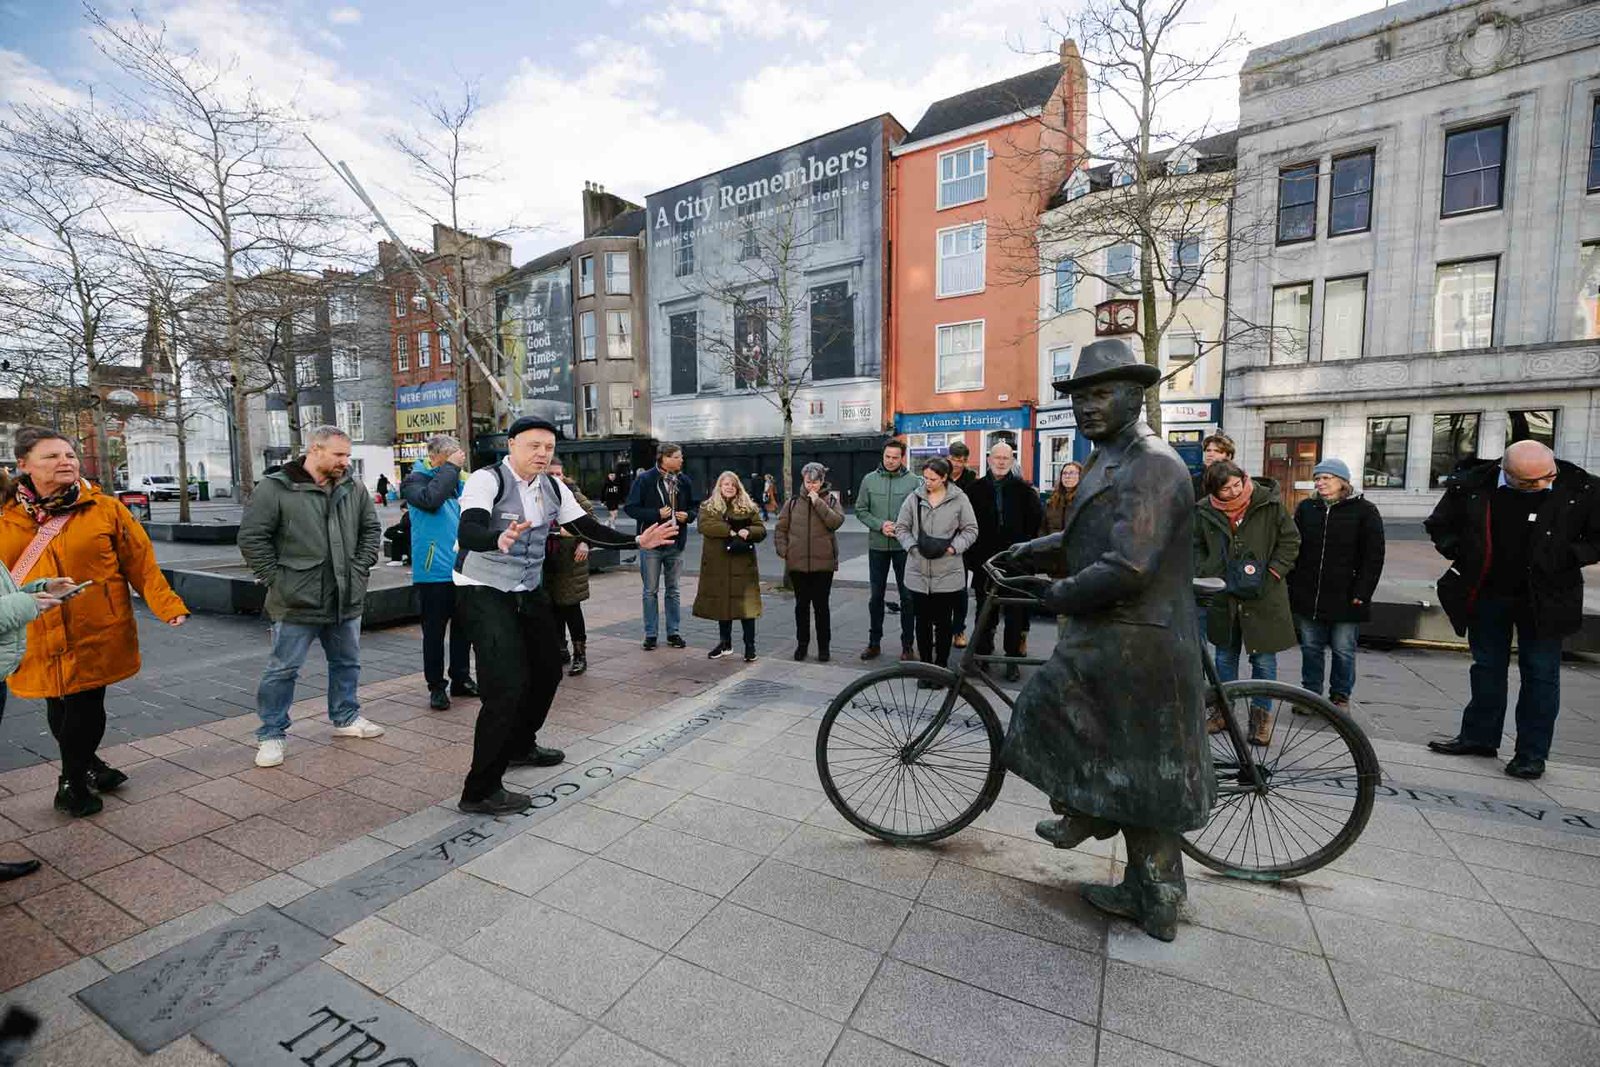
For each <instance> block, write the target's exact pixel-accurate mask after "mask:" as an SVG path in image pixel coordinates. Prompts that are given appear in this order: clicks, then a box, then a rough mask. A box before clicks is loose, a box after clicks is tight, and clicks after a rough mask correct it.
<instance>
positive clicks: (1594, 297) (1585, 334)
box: [1572, 241, 1600, 341]
mask: <svg viewBox="0 0 1600 1067" xmlns="http://www.w3.org/2000/svg"><path fill="white" fill-rule="evenodd" d="M1574 312H1575V317H1574V319H1573V327H1574V329H1573V333H1572V336H1573V338H1574V339H1575V340H1585V341H1592V340H1594V339H1595V338H1600V241H1590V242H1589V243H1588V244H1586V245H1583V246H1582V248H1581V249H1580V251H1579V256H1578V306H1577V307H1576V308H1575V309H1574Z"/></svg>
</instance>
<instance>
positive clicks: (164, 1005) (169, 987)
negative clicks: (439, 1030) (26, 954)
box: [78, 676, 795, 1062]
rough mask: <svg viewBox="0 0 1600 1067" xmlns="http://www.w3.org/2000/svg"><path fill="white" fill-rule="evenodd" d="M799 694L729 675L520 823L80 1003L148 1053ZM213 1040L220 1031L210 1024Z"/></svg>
mask: <svg viewBox="0 0 1600 1067" xmlns="http://www.w3.org/2000/svg"><path fill="white" fill-rule="evenodd" d="M793 688H795V687H793V686H790V685H788V684H786V683H781V682H775V681H771V680H766V679H752V678H748V677H741V676H734V677H732V678H730V679H728V680H727V681H726V682H724V683H722V684H719V685H717V686H714V687H712V688H711V689H709V690H707V691H706V692H705V693H701V694H698V695H696V696H695V697H692V698H690V699H689V702H690V703H691V704H702V705H703V706H702V707H700V708H699V709H698V710H694V711H692V712H691V714H689V715H688V716H687V718H685V719H684V720H683V721H681V722H679V723H676V724H674V725H671V726H667V727H665V728H663V729H660V730H658V731H657V732H655V733H654V734H650V735H647V736H645V737H643V738H641V739H639V740H636V741H634V742H632V743H630V744H627V745H622V746H617V747H616V748H614V749H612V750H610V751H608V752H606V753H604V754H602V755H597V756H593V757H591V758H589V759H587V760H585V761H583V762H582V763H579V764H576V765H574V766H573V767H572V768H571V769H570V770H568V771H567V772H565V773H563V774H561V775H559V776H557V777H555V778H553V779H549V780H547V781H545V782H542V783H540V785H539V787H538V788H539V789H540V791H539V792H538V793H536V794H534V799H535V800H536V801H538V800H540V799H544V798H548V799H547V800H546V802H545V803H543V804H538V805H537V806H536V807H533V808H530V809H529V810H528V811H526V812H523V813H520V814H518V815H514V816H487V817H485V816H463V817H462V818H461V819H460V820H458V821H457V822H455V823H452V824H451V825H450V826H448V827H445V828H444V829H443V830H441V831H439V832H437V833H435V834H433V835H432V836H431V837H428V838H425V839H424V840H423V841H421V842H419V843H417V844H416V845H413V846H411V847H410V848H407V849H402V850H401V851H399V852H397V853H395V854H394V855H393V856H389V857H386V858H384V859H382V860H378V861H377V862H375V863H372V864H369V865H368V866H366V867H364V868H362V869H361V870H359V871H357V872H355V873H354V874H351V875H348V876H346V877H345V878H342V879H340V880H339V881H337V882H334V883H333V884H332V885H329V886H326V887H324V888H322V889H319V890H315V891H314V892H312V893H310V894H307V895H306V896H304V897H301V898H300V899H299V900H297V901H295V902H293V903H291V904H289V905H287V906H286V907H283V908H276V907H272V906H271V905H263V906H262V907H260V908H257V909H256V910H254V911H252V912H250V913H248V914H247V915H243V916H240V917H239V918H238V919H235V920H233V921H231V922H228V923H225V924H223V925H221V926H218V927H215V928H212V929H210V930H206V931H204V932H202V933H199V934H196V935H195V936H193V937H191V938H189V939H187V940H185V941H183V942H180V943H179V944H177V945H175V946H173V947H171V948H169V949H167V950H166V951H164V952H161V953H159V954H157V955H155V956H153V957H151V958H150V959H148V960H145V961H143V962H141V963H138V964H135V965H134V966H132V967H129V968H128V969H126V970H124V971H120V972H118V973H116V974H114V975H111V976H109V977H107V978H105V979H103V980H101V981H100V982H97V983H96V984H95V985H93V986H90V987H89V988H87V989H85V990H84V991H83V992H82V993H80V994H78V998H79V1000H80V1001H81V1002H82V1003H83V1004H84V1005H85V1006H86V1007H88V1008H89V1009H90V1010H91V1011H93V1012H94V1013H95V1014H97V1015H99V1016H100V1018H102V1019H103V1020H105V1022H106V1023H108V1024H109V1025H110V1026H111V1027H112V1028H113V1029H115V1030H116V1031H117V1032H118V1033H119V1034H121V1035H122V1036H123V1037H125V1038H127V1039H128V1040H129V1041H131V1042H132V1043H133V1044H134V1045H135V1046H136V1047H138V1048H139V1049H140V1050H141V1051H143V1052H146V1053H153V1052H155V1051H157V1050H158V1049H160V1048H162V1047H164V1046H165V1045H167V1044H169V1043H171V1042H172V1041H175V1040H177V1039H178V1038H180V1037H182V1036H184V1035H185V1034H188V1033H191V1032H194V1031H195V1030H196V1029H198V1028H201V1027H203V1026H207V1024H211V1023H214V1022H215V1021H216V1020H217V1019H219V1017H222V1016H224V1015H227V1014H228V1013H230V1012H233V1011H234V1010H235V1009H236V1008H238V1006H239V1005H240V1004H242V1003H244V1002H245V1001H247V1000H251V999H252V998H256V997H259V996H261V995H262V994H264V993H266V992H267V991H268V990H269V989H272V988H273V987H277V986H280V985H287V984H288V983H289V982H291V981H293V980H296V979H297V977H298V976H300V975H301V974H302V973H303V972H305V971H306V970H307V968H310V967H313V965H315V964H317V963H318V962H319V961H320V960H321V959H322V957H323V956H325V955H326V954H327V953H328V952H330V951H332V950H333V948H334V944H335V943H334V942H333V941H332V940H331V938H332V936H333V935H334V934H335V933H338V932H339V931H341V930H343V929H345V928H346V927H348V926H350V925H351V924H353V923H355V922H358V921H360V920H361V919H364V918H366V917H368V916H370V915H372V914H374V913H376V912H377V911H378V910H380V909H381V908H383V907H385V906H386V905H388V904H390V903H392V902H393V901H395V900H397V899H399V898H400V897H402V896H405V895H407V894H409V893H411V892H414V891H415V890H417V889H420V888H422V887H423V886H425V885H427V884H429V883H430V882H433V881H435V880H436V879H438V878H440V877H443V876H444V875H445V874H447V873H449V872H450V871H452V870H455V869H457V868H459V867H461V866H462V865H464V864H466V863H468V862H470V861H471V860H473V859H476V858H478V857H479V856H481V855H484V854H486V853H488V852H490V851H492V850H493V849H495V848H497V847H499V846H500V845H502V844H505V843H506V842H507V841H509V840H511V839H512V838H514V837H516V836H518V835H520V834H521V833H523V832H524V831H526V830H527V829H529V828H530V827H532V826H535V825H537V824H538V823H540V822H542V821H544V820H546V819H548V818H550V817H551V816H553V815H555V814H556V813H557V812H559V811H562V810H565V809H566V808H568V807H570V806H572V805H574V804H576V803H577V802H578V801H580V800H582V799H583V798H585V797H587V796H589V795H591V794H593V793H596V792H598V791H599V790H600V789H603V788H605V787H606V786H608V785H610V784H612V783H613V782H614V781H616V780H617V779H619V778H622V777H626V776H627V775H628V774H630V773H632V772H633V771H635V770H637V769H639V768H640V767H644V766H646V765H647V764H649V763H651V762H652V761H654V760H656V759H659V758H661V757H662V756H665V755H667V754H668V753H669V752H672V751H673V750H675V749H677V748H679V747H681V746H683V745H686V744H688V743H689V742H690V741H691V740H693V739H694V738H695V737H696V736H697V735H698V734H700V733H702V732H703V731H705V730H707V729H709V728H711V727H712V726H714V725H716V724H719V723H721V722H723V721H725V720H727V718H728V717H729V716H730V715H731V714H734V713H737V712H743V711H747V710H749V708H750V707H751V705H752V703H753V702H755V701H758V700H763V699H772V698H774V697H776V696H779V695H781V694H783V693H784V692H786V691H788V690H790V689H793ZM619 771H620V772H621V773H620V774H619V773H618V772H619ZM275 995H276V994H275ZM391 1016H398V1017H400V1018H402V1019H404V1020H408V1023H407V1025H411V1024H413V1023H414V1027H413V1029H417V1028H420V1029H419V1030H418V1031H417V1032H420V1031H421V1030H431V1029H432V1028H431V1027H429V1026H428V1024H427V1023H425V1022H423V1021H422V1020H421V1019H418V1018H416V1017H415V1016H414V1015H412V1014H411V1013H410V1012H407V1011H406V1010H405V1009H403V1008H399V1007H396V1008H395V1009H394V1011H393V1012H392V1013H391ZM208 1033H209V1034H211V1035H215V1034H217V1033H219V1031H218V1029H217V1027H216V1026H210V1027H208ZM341 1040H342V1039H341ZM230 1051H235V1050H232V1049H230ZM240 1062H244V1061H240Z"/></svg>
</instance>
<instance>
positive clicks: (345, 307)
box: [328, 293, 356, 326]
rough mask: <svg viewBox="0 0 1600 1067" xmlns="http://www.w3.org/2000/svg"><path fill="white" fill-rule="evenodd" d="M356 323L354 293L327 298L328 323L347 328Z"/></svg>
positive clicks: (335, 294) (336, 294)
mask: <svg viewBox="0 0 1600 1067" xmlns="http://www.w3.org/2000/svg"><path fill="white" fill-rule="evenodd" d="M355 321H356V298H355V294H354V293H334V294H333V295H332V296H330V297H328V322H329V323H331V324H332V325H334V326H348V325H350V324H351V323H352V322H355Z"/></svg>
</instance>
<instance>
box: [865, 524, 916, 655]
mask: <svg viewBox="0 0 1600 1067" xmlns="http://www.w3.org/2000/svg"><path fill="white" fill-rule="evenodd" d="M890 567H893V568H894V584H895V588H897V589H899V590H900V647H901V648H912V647H913V646H914V645H915V643H916V640H915V639H916V623H917V619H916V615H917V612H916V608H915V607H914V606H913V605H912V602H911V594H910V593H909V592H907V591H906V553H905V550H904V549H899V548H896V549H877V548H873V549H868V550H867V578H868V581H869V584H870V585H871V588H872V595H871V596H870V598H869V599H868V600H867V644H869V645H873V646H877V645H881V644H882V643H883V596H884V594H885V593H886V592H888V590H889V568H890Z"/></svg>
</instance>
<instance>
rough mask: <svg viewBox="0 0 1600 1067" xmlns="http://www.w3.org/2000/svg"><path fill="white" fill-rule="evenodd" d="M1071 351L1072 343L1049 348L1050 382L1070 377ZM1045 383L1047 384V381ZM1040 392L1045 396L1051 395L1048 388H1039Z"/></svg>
mask: <svg viewBox="0 0 1600 1067" xmlns="http://www.w3.org/2000/svg"><path fill="white" fill-rule="evenodd" d="M1072 353H1073V346H1072V345H1064V346H1063V347H1061V348H1052V349H1051V350H1050V353H1049V355H1050V382H1059V381H1060V380H1061V379H1063V378H1070V377H1072ZM1045 385H1046V386H1048V385H1049V382H1046V383H1045ZM1040 393H1041V394H1043V395H1045V396H1049V395H1051V393H1050V390H1049V389H1048V388H1044V389H1041V390H1040Z"/></svg>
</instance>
